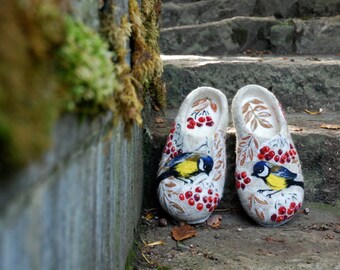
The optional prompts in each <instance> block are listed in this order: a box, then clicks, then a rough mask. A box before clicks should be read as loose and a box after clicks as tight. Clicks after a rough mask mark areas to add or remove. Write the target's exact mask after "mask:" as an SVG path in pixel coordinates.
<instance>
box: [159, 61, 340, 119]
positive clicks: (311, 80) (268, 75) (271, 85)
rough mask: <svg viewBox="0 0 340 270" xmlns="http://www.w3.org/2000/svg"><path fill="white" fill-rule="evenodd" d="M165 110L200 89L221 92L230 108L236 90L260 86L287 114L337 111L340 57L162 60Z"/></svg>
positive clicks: (177, 104) (339, 103)
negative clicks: (165, 93)
mask: <svg viewBox="0 0 340 270" xmlns="http://www.w3.org/2000/svg"><path fill="white" fill-rule="evenodd" d="M162 58H163V60H164V64H165V66H164V75H163V80H164V82H165V83H166V87H167V91H168V96H167V105H168V107H169V108H178V106H179V104H180V103H181V101H182V100H183V99H184V97H185V96H186V95H187V94H188V93H189V92H190V91H191V90H193V89H195V88H197V87H199V86H211V87H215V88H217V89H220V90H222V91H223V92H224V94H225V95H226V96H227V98H228V101H229V103H231V101H232V98H233V97H234V96H235V94H236V92H237V90H238V89H240V88H241V87H243V86H245V85H247V84H259V85H262V86H264V87H266V88H267V89H269V90H271V91H272V92H273V93H274V94H275V95H276V96H277V98H278V99H279V100H280V102H281V103H282V105H283V106H284V108H286V110H287V112H288V113H291V112H295V111H297V112H298V111H302V110H303V109H308V110H312V111H317V110H319V109H320V108H322V109H323V110H324V111H340V81H339V75H340V57H339V56H316V55H314V56H273V55H270V56H266V55H265V56H257V57H250V56H244V55H243V56H230V57H202V56H184V55H178V56H175V55H173V56H165V55H163V56H162Z"/></svg>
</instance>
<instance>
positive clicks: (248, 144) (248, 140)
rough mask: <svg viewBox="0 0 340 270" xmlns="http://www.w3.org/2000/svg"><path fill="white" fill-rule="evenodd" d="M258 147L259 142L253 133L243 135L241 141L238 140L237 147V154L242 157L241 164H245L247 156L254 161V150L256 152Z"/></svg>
mask: <svg viewBox="0 0 340 270" xmlns="http://www.w3.org/2000/svg"><path fill="white" fill-rule="evenodd" d="M258 148H259V143H258V141H257V140H256V139H255V138H254V137H253V136H252V135H248V136H245V137H243V138H242V139H241V141H240V142H238V147H237V155H238V157H239V159H240V165H243V164H244V162H245V161H246V159H247V158H249V160H250V161H252V160H253V158H254V151H255V152H256V150H257V149H258Z"/></svg>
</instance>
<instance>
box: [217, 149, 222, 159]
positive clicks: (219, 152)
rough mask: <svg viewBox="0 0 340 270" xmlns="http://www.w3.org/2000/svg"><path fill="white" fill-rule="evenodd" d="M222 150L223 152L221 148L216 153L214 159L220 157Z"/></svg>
mask: <svg viewBox="0 0 340 270" xmlns="http://www.w3.org/2000/svg"><path fill="white" fill-rule="evenodd" d="M222 150H223V148H221V149H220V150H219V151H218V152H217V154H216V157H220V156H221V155H222Z"/></svg>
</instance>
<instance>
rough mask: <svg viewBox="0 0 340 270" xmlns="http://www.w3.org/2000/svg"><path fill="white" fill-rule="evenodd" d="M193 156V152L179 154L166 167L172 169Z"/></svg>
mask: <svg viewBox="0 0 340 270" xmlns="http://www.w3.org/2000/svg"><path fill="white" fill-rule="evenodd" d="M192 155H194V153H193V152H187V153H182V154H179V155H178V156H176V157H175V158H173V159H172V160H170V161H169V162H168V163H167V164H166V165H165V166H167V167H172V166H174V165H176V164H178V163H180V162H182V161H183V160H186V159H188V158H190V157H191V156H192Z"/></svg>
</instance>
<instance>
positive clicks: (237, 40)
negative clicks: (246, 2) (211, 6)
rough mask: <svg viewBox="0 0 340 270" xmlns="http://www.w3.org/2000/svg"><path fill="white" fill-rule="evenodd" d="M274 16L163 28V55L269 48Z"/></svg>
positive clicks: (217, 52)
mask: <svg viewBox="0 0 340 270" xmlns="http://www.w3.org/2000/svg"><path fill="white" fill-rule="evenodd" d="M277 23H278V22H277V20H275V19H274V18H256V17H254V18H252V17H249V18H247V17H236V18H233V19H225V20H222V21H219V22H214V23H207V24H201V25H197V26H181V27H173V28H166V29H163V30H162V31H161V38H160V48H161V52H162V53H164V54H200V55H227V54H231V53H240V52H243V51H245V50H246V49H256V50H268V49H270V46H269V45H270V44H269V33H270V28H271V27H272V26H273V25H275V24H277Z"/></svg>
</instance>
